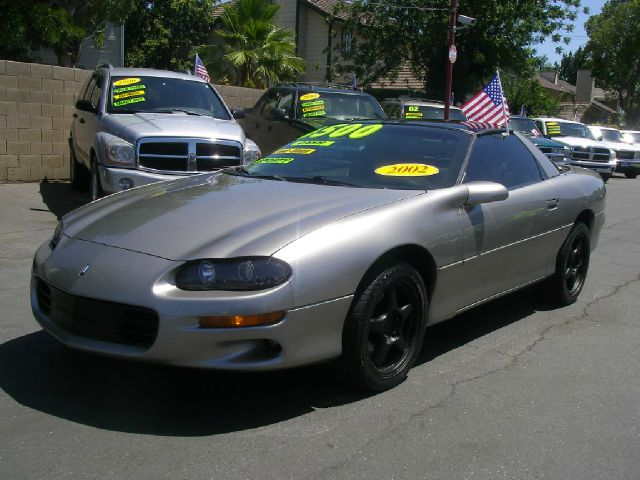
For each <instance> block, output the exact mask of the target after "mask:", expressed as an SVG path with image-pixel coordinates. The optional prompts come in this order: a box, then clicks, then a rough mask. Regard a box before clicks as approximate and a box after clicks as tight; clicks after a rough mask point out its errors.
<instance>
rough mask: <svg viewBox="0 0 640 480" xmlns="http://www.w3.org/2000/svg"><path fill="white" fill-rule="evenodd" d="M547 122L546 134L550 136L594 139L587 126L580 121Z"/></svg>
mask: <svg viewBox="0 0 640 480" xmlns="http://www.w3.org/2000/svg"><path fill="white" fill-rule="evenodd" d="M546 124H547V134H548V135H549V136H551V137H581V138H588V139H589V140H595V137H594V136H593V134H592V133H591V130H589V127H587V126H586V125H583V124H581V123H565V122H554V121H549V122H546Z"/></svg>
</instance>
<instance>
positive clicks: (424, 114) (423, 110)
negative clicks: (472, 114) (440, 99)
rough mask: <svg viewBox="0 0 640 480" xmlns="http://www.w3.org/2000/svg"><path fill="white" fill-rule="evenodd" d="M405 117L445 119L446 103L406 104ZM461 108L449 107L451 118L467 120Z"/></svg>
mask: <svg viewBox="0 0 640 480" xmlns="http://www.w3.org/2000/svg"><path fill="white" fill-rule="evenodd" d="M402 116H403V118H406V119H407V120H444V105H405V106H404V112H403V114H402ZM466 119H467V117H465V115H464V113H462V110H460V109H459V108H451V109H449V120H457V121H463V120H466Z"/></svg>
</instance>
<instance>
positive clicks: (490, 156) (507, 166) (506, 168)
mask: <svg viewBox="0 0 640 480" xmlns="http://www.w3.org/2000/svg"><path fill="white" fill-rule="evenodd" d="M482 180H484V181H490V182H497V183H501V184H502V185H504V186H505V187H507V188H508V189H509V190H515V189H516V188H520V187H524V186H525V185H531V184H533V183H537V182H540V181H542V176H541V175H540V170H539V169H538V165H537V164H536V160H535V158H534V157H533V155H532V154H531V152H529V150H528V149H527V147H525V146H524V145H523V144H522V142H521V141H520V140H519V139H518V138H517V137H516V136H515V135H507V136H502V135H486V136H481V137H479V138H478V139H477V140H476V142H475V143H474V145H473V150H472V152H471V156H470V157H469V163H468V165H467V170H466V172H465V176H464V183H469V182H474V181H482Z"/></svg>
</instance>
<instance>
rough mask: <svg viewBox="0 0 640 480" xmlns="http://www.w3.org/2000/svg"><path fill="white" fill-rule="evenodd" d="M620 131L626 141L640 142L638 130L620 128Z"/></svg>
mask: <svg viewBox="0 0 640 480" xmlns="http://www.w3.org/2000/svg"><path fill="white" fill-rule="evenodd" d="M620 132H621V133H622V138H624V140H625V141H626V142H628V143H637V144H640V130H620Z"/></svg>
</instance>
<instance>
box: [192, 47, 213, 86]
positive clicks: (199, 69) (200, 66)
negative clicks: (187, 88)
mask: <svg viewBox="0 0 640 480" xmlns="http://www.w3.org/2000/svg"><path fill="white" fill-rule="evenodd" d="M195 63H196V67H195V69H194V72H193V73H195V74H196V75H197V76H199V77H202V78H204V79H205V80H206V81H207V82H209V81H211V78H209V72H207V69H206V67H205V66H204V63H202V60H200V57H199V56H198V54H197V53H196V62H195Z"/></svg>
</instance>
